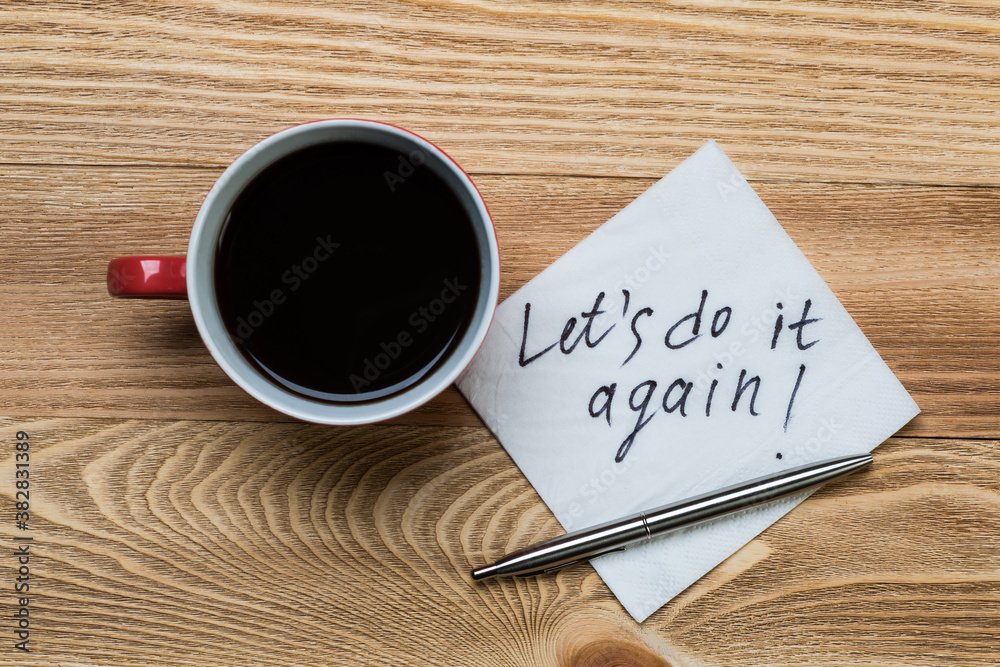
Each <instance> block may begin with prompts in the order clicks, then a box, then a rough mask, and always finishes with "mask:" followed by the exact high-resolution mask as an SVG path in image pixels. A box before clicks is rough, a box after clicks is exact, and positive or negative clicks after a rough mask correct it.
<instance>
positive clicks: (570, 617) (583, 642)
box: [0, 419, 1000, 667]
mask: <svg viewBox="0 0 1000 667" xmlns="http://www.w3.org/2000/svg"><path fill="white" fill-rule="evenodd" d="M16 429H23V430H25V431H26V432H28V433H29V436H30V442H31V443H32V450H31V452H32V459H31V465H32V466H33V467H32V478H33V479H37V480H38V488H39V492H38V496H37V497H35V496H33V503H32V506H33V508H34V510H33V518H32V529H31V531H30V533H31V535H32V536H33V537H34V542H33V544H32V547H31V548H32V549H33V554H34V557H35V559H36V560H35V561H33V563H35V564H37V565H36V566H35V567H36V569H35V570H33V571H37V572H38V574H39V576H38V579H37V580H36V581H35V584H34V586H33V587H32V590H31V593H32V596H33V597H32V600H33V601H32V605H33V606H32V612H31V613H32V623H33V624H34V625H33V627H34V628H35V633H34V635H33V639H32V641H33V642H35V643H33V644H32V645H33V646H35V647H36V650H35V651H34V652H33V653H32V654H31V655H29V656H25V657H23V658H21V659H20V661H19V662H18V663H17V664H20V665H24V666H28V665H51V664H56V663H57V662H66V663H72V664H81V663H84V664H101V665H107V666H111V665H140V664H182V663H183V664H192V663H194V664H199V665H227V664H234V663H238V664H241V665H273V664H296V665H334V664H338V665H339V664H344V665H354V664H413V665H449V666H450V665H455V664H462V665H491V666H500V665H611V664H616V665H673V666H674V667H679V666H681V665H695V664H706V663H707V664H763V663H770V662H781V663H783V664H847V663H848V662H851V663H852V664H854V663H855V662H857V663H858V664H860V663H861V662H865V663H866V664H869V663H871V662H877V663H879V664H934V663H936V662H940V661H946V662H948V663H949V664H962V665H988V664H995V653H994V651H995V639H996V634H997V632H998V631H1000V623H998V620H997V617H996V615H995V614H994V613H992V612H990V611H989V609H990V608H992V609H995V608H996V606H997V604H1000V554H998V553H997V551H996V548H995V539H994V537H995V535H996V534H997V531H998V530H1000V522H998V520H997V516H998V515H1000V500H998V499H1000V495H998V491H1000V482H998V479H1000V455H998V454H997V451H998V449H997V443H996V442H994V441H989V442H983V441H964V440H952V439H949V440H938V439H932V440H919V439H905V438H904V439H893V440H890V441H889V442H887V443H886V444H884V445H883V446H882V447H881V448H880V449H879V456H878V459H877V465H876V466H875V468H874V469H872V470H871V471H868V472H864V473H861V474H859V475H857V476H855V477H853V478H851V479H850V480H848V481H845V482H842V483H838V484H837V485H834V486H833V487H830V488H828V489H825V490H823V491H821V492H820V493H818V494H816V495H815V496H814V497H812V498H811V499H809V500H808V501H806V502H805V503H803V504H802V505H801V506H800V507H799V508H798V509H796V510H795V511H794V512H792V513H791V514H789V515H788V516H786V517H784V518H783V519H781V520H780V521H779V522H778V523H777V524H775V525H774V526H773V527H772V528H771V529H769V530H768V531H767V532H766V533H764V535H762V536H760V537H758V538H757V539H755V540H753V541H752V542H750V543H749V544H747V545H746V546H745V547H744V548H743V549H742V550H740V551H739V552H737V553H736V554H735V555H734V556H733V557H732V558H730V559H728V560H727V561H726V562H725V563H723V564H722V565H720V566H719V567H717V568H716V569H715V570H713V571H712V572H711V573H710V574H709V575H707V576H706V577H705V578H703V579H702V580H701V581H699V582H698V583H697V584H695V585H694V586H692V587H691V588H690V589H688V590H687V591H686V592H685V593H683V594H682V595H681V596H680V597H678V598H677V599H675V600H674V601H673V602H671V603H670V604H668V605H667V606H666V607H664V608H663V609H661V610H660V611H659V612H657V613H656V614H654V615H653V616H652V617H651V618H650V620H648V621H647V622H646V623H645V624H643V625H642V626H639V625H637V624H635V623H633V622H632V621H631V620H630V619H628V617H627V616H626V615H625V614H624V612H623V611H622V610H621V608H620V606H619V605H618V604H617V602H616V601H615V600H614V598H613V597H612V596H611V594H610V593H609V591H608V590H607V588H606V587H605V586H604V584H603V583H602V582H601V580H600V578H599V577H598V576H597V574H596V573H595V572H594V570H593V569H592V568H591V567H590V566H589V565H584V566H579V567H575V568H571V569H567V570H564V571H563V572H562V573H560V574H559V575H558V576H554V577H541V578H533V579H528V580H493V581H489V582H485V583H473V582H471V581H470V580H469V578H468V575H467V571H468V569H469V567H470V566H473V565H480V564H482V563H484V562H485V561H486V560H487V559H488V558H491V557H495V556H497V555H499V554H501V553H503V552H505V551H506V550H509V549H512V548H516V547H519V546H524V545H526V544H528V543H530V542H532V541H534V540H537V539H540V538H544V537H549V536H553V535H556V534H558V533H559V527H558V524H557V523H556V522H555V520H554V519H553V517H552V516H551V514H550V513H549V512H548V510H547V509H546V508H545V506H544V505H543V504H542V502H541V501H540V500H539V499H538V497H537V496H536V495H535V493H534V491H533V490H532V488H531V487H530V485H529V484H528V483H527V482H526V481H525V480H524V478H523V477H522V476H521V475H520V474H519V473H518V472H517V470H516V468H515V467H514V466H513V465H512V464H511V463H510V461H509V459H508V458H507V456H506V454H505V453H504V452H503V450H502V449H501V448H500V446H499V445H498V444H497V443H496V442H495V441H494V440H493V439H492V437H491V436H490V434H489V433H488V432H487V431H486V430H485V429H482V428H450V429H441V428H430V427H411V426H374V427H360V428H338V429H331V428H325V427H320V426H314V425H308V424H302V423H287V424H263V423H230V422H196V421H169V422H158V421H151V420H92V419H91V420H88V419H68V420H66V419H62V420H52V419H41V420H11V419H3V420H0V433H3V438H4V440H5V444H7V445H9V441H11V439H12V437H13V433H14V431H15V430H16ZM10 452H12V449H10V448H7V449H5V455H4V458H3V460H0V471H3V472H4V474H3V476H2V479H3V481H2V486H0V489H2V490H3V492H4V493H5V494H8V493H11V491H12V489H11V488H10V481H9V475H8V474H7V472H8V471H10V470H12V469H13V460H12V456H11V454H10ZM35 498H37V499H35ZM876 526H877V527H878V529H875V528H874V527H876ZM10 530H11V526H10V525H9V524H8V523H7V522H3V523H0V532H3V534H4V535H5V537H6V538H8V539H9V538H10V537H11V534H10ZM21 534H22V535H23V533H21ZM763 636H766V637H767V638H768V639H767V642H761V641H760V640H759V638H760V637H763ZM859 641H863V646H864V656H865V658H864V660H860V659H859V660H857V661H852V660H851V659H850V657H849V656H847V658H846V659H845V655H847V654H845V650H857V648H860V645H859ZM9 659H10V652H9V651H8V650H7V646H3V649H2V650H0V661H3V662H4V664H11V663H10V662H9Z"/></svg>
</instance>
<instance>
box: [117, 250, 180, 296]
mask: <svg viewBox="0 0 1000 667" xmlns="http://www.w3.org/2000/svg"><path fill="white" fill-rule="evenodd" d="M186 266H187V264H186V258H184V257H162V256H151V255H138V256H135V257H119V258H117V259H113V260H111V262H109V263H108V294H110V295H111V296H119V297H129V298H139V299H186V298H187V269H186Z"/></svg>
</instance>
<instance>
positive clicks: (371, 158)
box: [108, 119, 500, 424]
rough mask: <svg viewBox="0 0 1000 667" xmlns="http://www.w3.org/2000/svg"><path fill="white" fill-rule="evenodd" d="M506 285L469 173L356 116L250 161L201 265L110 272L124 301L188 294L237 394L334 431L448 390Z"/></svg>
mask: <svg viewBox="0 0 1000 667" xmlns="http://www.w3.org/2000/svg"><path fill="white" fill-rule="evenodd" d="M499 283H500V260H499V252H498V247H497V238H496V231H495V229H494V227H493V223H492V221H491V219H490V215H489V212H488V211H487V209H486V205H485V203H484V202H483V199H482V197H481V195H480V194H479V192H478V190H477V189H476V187H475V185H474V184H473V183H472V181H471V180H470V178H469V177H468V175H467V174H466V173H465V172H464V171H463V170H462V169H461V168H460V167H459V166H458V165H457V164H456V163H455V162H454V161H453V160H452V159H451V158H449V157H448V156H447V155H446V154H445V153H444V152H443V151H441V150H440V149H439V148H437V147H436V146H434V145H433V144H432V143H430V142H428V141H427V140H425V139H423V138H421V137H419V136H417V135H415V134H413V133H411V132H408V131H406V130H403V129H401V128H398V127H395V126H392V125H388V124H384V123H379V122H374V121H366V120H352V119H341V120H324V121H318V122H314V123H308V124H305V125H299V126H296V127H292V128H290V129H287V130H284V131H282V132H279V133H277V134H275V135H273V136H271V137H268V138H267V139H264V140H263V141H261V142H260V143H259V144H257V145H256V146H254V147H252V148H251V149H249V150H248V151H247V152H246V153H244V154H243V155H241V156H240V157H239V158H237V159H236V161H235V162H233V163H232V165H230V166H229V167H228V168H227V169H226V170H225V171H224V172H223V174H222V175H221V176H220V177H219V179H218V181H216V183H215V185H214V186H213V187H212V189H211V191H210V192H209V193H208V195H207V196H206V198H205V200H204V202H203V203H202V206H201V209H200V210H199V212H198V215H197V217H196V219H195V222H194V227H193V229H192V231H191V237H190V241H189V243H188V248H187V255H186V257H161V256H147V255H138V256H131V257H120V258H118V259H115V260H112V261H111V262H110V264H109V265H108V292H109V293H110V294H111V295H112V296H116V297H139V298H167V299H171V298H172V299H183V298H186V299H188V301H189V302H190V306H191V312H192V314H193V316H194V321H195V324H196V326H197V328H198V332H199V334H200V335H201V338H202V340H203V341H204V343H205V346H206V347H207V348H208V350H209V352H210V353H211V355H212V357H213V358H214V359H215V361H216V362H217V363H218V364H219V366H221V367H222V369H223V370H224V371H225V372H226V374H227V375H229V377H230V378H232V380H233V381H234V382H235V383H236V384H237V385H239V386H240V387H242V388H243V389H244V390H245V391H246V392H247V393H249V394H250V395H251V396H253V397H254V398H256V399H257V400H259V401H261V402H262V403H265V404H266V405H268V406H270V407H272V408H274V409H276V410H278V411H280V412H283V413H285V414H287V415H290V416H292V417H296V418H298V419H302V420H305V421H310V422H316V423H321V424H362V423H370V422H376V421H381V420H384V419H389V418H391V417H395V416H397V415H400V414H403V413H405V412H408V411H410V410H413V409H414V408H416V407H418V406H420V405H422V404H424V403H426V402H427V401H429V400H430V399H432V398H433V397H434V396H436V395H437V394H439V393H440V392H441V391H443V390H444V389H445V388H446V387H448V386H449V385H450V384H451V383H452V382H453V381H454V380H455V379H456V378H457V377H458V375H459V374H460V373H461V372H462V370H464V369H465V368H466V366H467V365H468V364H469V362H470V361H471V360H472V357H473V355H474V354H475V353H476V351H477V350H478V348H479V346H480V345H481V344H482V342H483V339H484V338H485V336H486V331H487V329H488V327H489V325H490V322H491V320H492V318H493V313H494V311H495V309H496V303H497V296H498V293H499Z"/></svg>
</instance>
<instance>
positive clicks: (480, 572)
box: [471, 565, 498, 581]
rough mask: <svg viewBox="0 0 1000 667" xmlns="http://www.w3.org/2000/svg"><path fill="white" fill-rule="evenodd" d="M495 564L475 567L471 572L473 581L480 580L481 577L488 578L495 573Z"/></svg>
mask: <svg viewBox="0 0 1000 667" xmlns="http://www.w3.org/2000/svg"><path fill="white" fill-rule="evenodd" d="M497 569H498V568H497V566H496V565H484V566H482V567H477V568H476V569H474V570H473V571H472V572H471V575H472V580H473V581H480V580H482V579H488V578H489V577H492V576H494V575H495V574H496V573H497Z"/></svg>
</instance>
